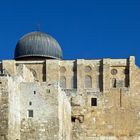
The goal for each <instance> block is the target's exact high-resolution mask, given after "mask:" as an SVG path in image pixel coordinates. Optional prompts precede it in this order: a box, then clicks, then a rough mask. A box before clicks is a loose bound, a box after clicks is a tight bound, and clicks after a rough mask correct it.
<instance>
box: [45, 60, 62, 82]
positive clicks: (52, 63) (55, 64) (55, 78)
mask: <svg viewBox="0 0 140 140" xmlns="http://www.w3.org/2000/svg"><path fill="white" fill-rule="evenodd" d="M59 75H60V74H59V60H46V81H47V83H48V84H52V83H56V82H59Z"/></svg>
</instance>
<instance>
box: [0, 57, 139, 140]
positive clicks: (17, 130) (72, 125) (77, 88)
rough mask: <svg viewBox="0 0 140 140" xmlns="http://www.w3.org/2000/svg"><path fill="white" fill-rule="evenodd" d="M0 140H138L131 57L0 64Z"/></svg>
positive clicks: (135, 69)
mask: <svg viewBox="0 0 140 140" xmlns="http://www.w3.org/2000/svg"><path fill="white" fill-rule="evenodd" d="M0 140H140V69H139V68H138V67H137V66H136V65H135V57H133V56H130V58H128V59H102V60H84V59H78V60H48V59H46V60H41V61H40V60H38V61H16V60H3V61H2V62H0Z"/></svg>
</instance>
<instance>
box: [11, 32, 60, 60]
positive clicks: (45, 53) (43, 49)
mask: <svg viewBox="0 0 140 140" xmlns="http://www.w3.org/2000/svg"><path fill="white" fill-rule="evenodd" d="M14 57H15V59H16V60H24V59H25V60H28V59H62V57H63V56H62V50H61V47H60V45H59V44H58V42H57V41H56V40H55V39H54V38H53V37H51V36H50V35H48V34H46V33H42V32H31V33H28V34H26V35H25V36H23V37H22V38H21V39H20V40H19V41H18V43H17V45H16V48H15V56H14Z"/></svg>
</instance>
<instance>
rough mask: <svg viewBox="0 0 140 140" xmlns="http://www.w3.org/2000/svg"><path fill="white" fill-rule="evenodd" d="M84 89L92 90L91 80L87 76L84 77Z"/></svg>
mask: <svg viewBox="0 0 140 140" xmlns="http://www.w3.org/2000/svg"><path fill="white" fill-rule="evenodd" d="M85 88H92V78H91V76H89V75H86V76H85Z"/></svg>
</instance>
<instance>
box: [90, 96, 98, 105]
mask: <svg viewBox="0 0 140 140" xmlns="http://www.w3.org/2000/svg"><path fill="white" fill-rule="evenodd" d="M91 106H97V98H91Z"/></svg>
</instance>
